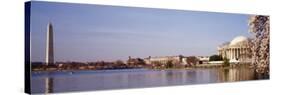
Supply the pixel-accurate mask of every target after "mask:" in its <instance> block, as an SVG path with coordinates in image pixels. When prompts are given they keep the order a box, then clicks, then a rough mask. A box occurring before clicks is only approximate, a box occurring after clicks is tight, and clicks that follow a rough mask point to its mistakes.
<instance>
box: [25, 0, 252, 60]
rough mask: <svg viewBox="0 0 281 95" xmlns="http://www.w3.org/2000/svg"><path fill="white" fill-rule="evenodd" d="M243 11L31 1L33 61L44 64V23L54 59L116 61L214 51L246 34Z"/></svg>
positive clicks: (246, 27) (206, 53) (202, 53)
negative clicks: (50, 36) (50, 30)
mask: <svg viewBox="0 0 281 95" xmlns="http://www.w3.org/2000/svg"><path fill="white" fill-rule="evenodd" d="M248 18H249V15H245V14H226V13H213V12H196V11H186V10H184V11H182V10H167V9H153V8H136V7H120V6H105V5H89V4H71V3H46V2H44V3H42V2H37V1H36V2H34V1H33V2H32V7H31V54H32V55H31V60H32V61H33V62H34V61H42V62H44V60H45V59H44V58H45V46H46V31H47V24H48V23H49V22H51V23H52V24H53V31H54V56H55V61H83V62H85V61H99V60H104V61H114V60H118V59H121V60H127V59H128V56H132V57H140V58H145V57H148V56H174V55H185V56H191V55H195V56H198V55H202V56H210V55H213V54H217V47H218V46H219V45H221V44H222V43H225V42H227V41H231V40H232V39H233V38H234V37H236V36H240V35H242V36H246V37H250V33H249V32H248V25H247V24H248Z"/></svg>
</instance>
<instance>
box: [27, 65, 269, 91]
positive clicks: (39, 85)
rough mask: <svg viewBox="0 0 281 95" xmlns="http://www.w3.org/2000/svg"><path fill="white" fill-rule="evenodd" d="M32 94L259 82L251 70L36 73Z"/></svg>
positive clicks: (134, 70)
mask: <svg viewBox="0 0 281 95" xmlns="http://www.w3.org/2000/svg"><path fill="white" fill-rule="evenodd" d="M33 75H34V76H33V77H32V81H31V82H32V93H53V92H69V91H89V90H107V89H122V88H141V87H156V86H170V85H188V84H203V83H217V82H233V81H244V80H255V79H259V78H257V77H256V75H255V74H254V70H252V69H249V68H229V69H221V68H217V69H191V70H138V69H132V70H126V71H124V70H116V71H108V70H105V71H98V72H97V71H76V72H75V73H74V74H69V73H67V72H65V73H62V72H52V73H50V72H49V73H45V74H33ZM265 79H268V77H267V78H265Z"/></svg>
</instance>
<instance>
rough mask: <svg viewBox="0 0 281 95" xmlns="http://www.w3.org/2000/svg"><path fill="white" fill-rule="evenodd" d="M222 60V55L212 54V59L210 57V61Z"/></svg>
mask: <svg viewBox="0 0 281 95" xmlns="http://www.w3.org/2000/svg"><path fill="white" fill-rule="evenodd" d="M221 60H222V57H221V56H219V55H212V56H210V59H209V61H221Z"/></svg>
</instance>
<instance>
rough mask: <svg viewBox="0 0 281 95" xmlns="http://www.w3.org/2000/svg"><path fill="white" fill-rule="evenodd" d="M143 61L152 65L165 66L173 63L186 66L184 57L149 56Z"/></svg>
mask: <svg viewBox="0 0 281 95" xmlns="http://www.w3.org/2000/svg"><path fill="white" fill-rule="evenodd" d="M144 61H145V63H146V64H153V63H160V64H166V63H168V62H173V63H176V64H183V65H185V64H187V62H186V57H184V56H181V55H179V56H156V57H151V56H149V57H148V58H144Z"/></svg>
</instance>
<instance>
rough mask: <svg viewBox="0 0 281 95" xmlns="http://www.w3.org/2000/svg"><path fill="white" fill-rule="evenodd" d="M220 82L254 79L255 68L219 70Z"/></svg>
mask: <svg viewBox="0 0 281 95" xmlns="http://www.w3.org/2000/svg"><path fill="white" fill-rule="evenodd" d="M217 77H218V79H219V80H218V82H234V81H243V80H253V79H255V77H254V70H253V69H250V68H246V67H242V68H230V69H220V70H218V76H217Z"/></svg>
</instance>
